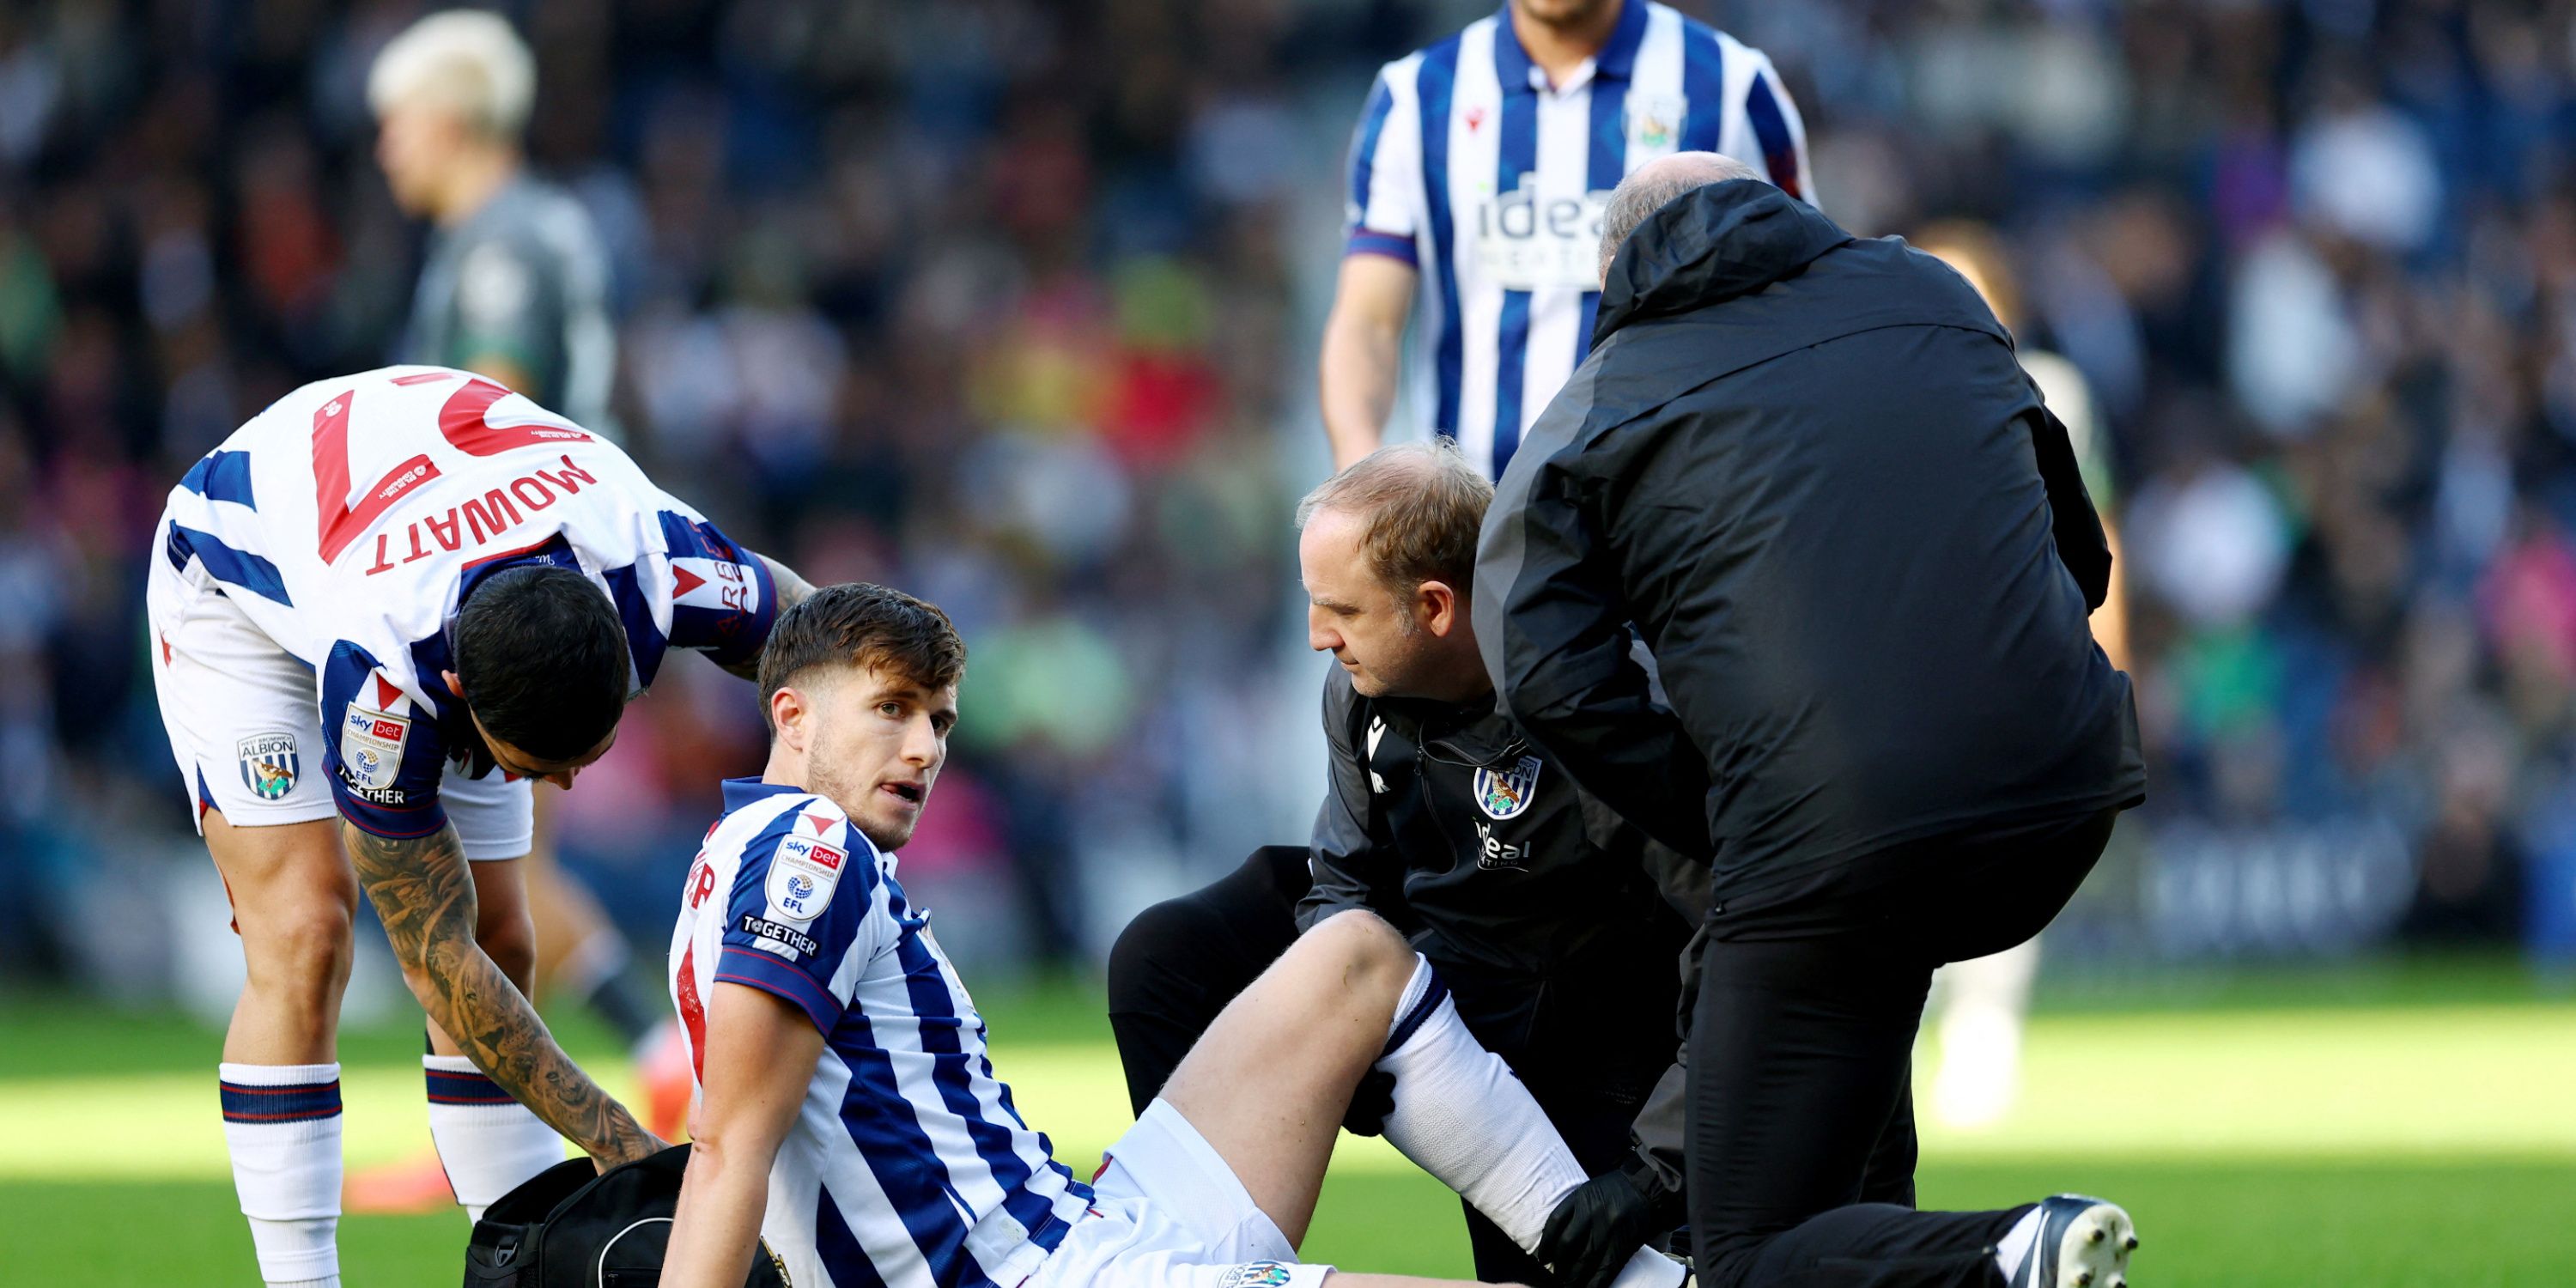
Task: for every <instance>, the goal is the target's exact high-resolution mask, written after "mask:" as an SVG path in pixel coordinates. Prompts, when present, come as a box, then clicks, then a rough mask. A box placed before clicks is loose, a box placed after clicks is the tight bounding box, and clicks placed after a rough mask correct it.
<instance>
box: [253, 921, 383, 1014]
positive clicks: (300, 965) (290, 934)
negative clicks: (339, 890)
mask: <svg viewBox="0 0 2576 1288" xmlns="http://www.w3.org/2000/svg"><path fill="white" fill-rule="evenodd" d="M254 927H255V929H254ZM244 929H245V931H246V932H248V933H246V934H245V936H244V939H243V945H242V949H243V952H242V956H243V960H244V963H245V964H246V965H247V967H248V968H249V974H250V981H251V985H252V987H254V988H256V989H258V990H260V991H261V992H263V993H267V994H269V995H271V996H273V997H277V998H279V999H281V1000H284V1001H290V1002H301V1003H308V1004H312V1005H322V1004H325V1003H327V1002H328V1001H329V1000H330V999H331V998H333V997H335V996H337V995H338V993H339V990H340V987H341V986H342V985H344V984H346V983H347V982H348V979H349V962H350V959H351V957H352V955H353V954H354V952H355V951H356V947H357V934H356V931H355V929H354V928H353V925H352V921H351V914H350V910H349V909H347V908H345V907H343V906H341V905H340V904H338V903H336V902H333V901H331V900H327V899H315V900H303V901H298V902H296V903H294V904H292V905H290V906H287V907H281V908H272V909H268V910H267V915H265V916H262V917H260V918H258V919H257V921H256V922H245V923H244ZM254 937H255V942H254Z"/></svg>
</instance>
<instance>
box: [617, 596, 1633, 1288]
mask: <svg viewBox="0 0 2576 1288" xmlns="http://www.w3.org/2000/svg"><path fill="white" fill-rule="evenodd" d="M965 667H966V650H965V646H964V644H962V643H961V642H960V641H959V640H958V638H957V634H956V632H955V630H954V629H953V628H952V627H951V626H950V625H949V622H948V619H947V617H946V616H945V615H944V614H942V613H941V612H940V611H939V610H938V609H937V608H935V607H932V606H931V605H929V604H926V603H923V602H921V601H920V600H917V599H914V598H912V597H910V596H907V595H904V594H901V593H899V592H896V591H891V590H887V589H885V588H883V587H879V586H869V585H840V586H831V587H826V588H823V589H821V590H818V591H816V592H815V594H814V596H813V598H811V599H810V600H808V601H807V602H805V603H803V604H801V605H799V606H797V607H796V608H794V609H792V610H790V611H789V612H787V613H785V614H784V615H782V616H781V617H780V618H779V620H778V623H777V626H776V627H775V629H774V630H773V632H772V634H771V636H770V640H769V645H768V649H767V651H766V652H765V653H764V654H763V655H762V659H761V665H760V688H761V694H762V697H763V700H764V701H765V702H766V703H767V714H768V717H769V720H770V724H771V727H772V730H773V736H772V740H771V743H770V756H769V764H768V768H767V771H766V772H765V773H764V774H763V775H762V776H761V777H760V778H758V779H737V780H734V781H731V782H728V783H726V784H725V789H724V794H725V815H724V818H723V819H722V820H721V821H719V822H718V823H717V824H716V826H715V828H714V830H713V831H711V832H710V833H708V835H707V839H706V843H705V845H704V847H703V848H702V850H701V851H700V853H699V855H698V858H697V861H696V862H695V863H694V864H692V865H691V868H690V874H689V883H688V886H687V892H686V895H685V897H684V906H683V907H682V909H681V912H680V918H679V924H678V927H677V928H676V930H675V931H674V933H673V936H672V942H671V956H672V971H671V987H672V992H673V996H674V999H675V1000H676V1001H677V1003H678V1005H679V1008H680V1013H681V1020H682V1023H683V1026H684V1027H685V1028H686V1030H687V1032H688V1037H689V1043H690V1047H691V1055H692V1057H693V1061H694V1063H695V1066H696V1068H697V1070H698V1078H699V1087H700V1097H699V1106H698V1109H697V1111H696V1114H695V1116H694V1121H693V1122H692V1123H691V1132H692V1136H693V1137H694V1144H693V1145H692V1147H691V1150H692V1152H691V1154H690V1156H689V1164H688V1171H687V1179H686V1182H685V1184H684V1185H683V1187H682V1189H681V1192H680V1202H679V1212H678V1218H677V1221H676V1224H675V1225H674V1227H673V1229H672V1233H671V1240H670V1245H669V1255H668V1259H667V1261H666V1263H665V1265H664V1269H663V1274H662V1279H661V1282H662V1283H663V1284H665V1285H676V1286H686V1288H719V1286H721V1288H734V1286H735V1285H739V1284H741V1283H742V1282H743V1277H744V1273H745V1271H746V1270H747V1269H748V1268H749V1266H750V1265H751V1259H752V1257H753V1255H754V1252H755V1247H756V1244H757V1242H758V1241H759V1240H760V1239H761V1238H762V1237H763V1236H766V1239H767V1241H768V1243H769V1245H770V1247H771V1248H772V1249H773V1250H774V1252H775V1254H776V1255H777V1256H778V1258H779V1259H780V1260H781V1261H782V1262H783V1263H784V1268H785V1270H786V1271H787V1275H788V1279H789V1282H791V1283H794V1284H796V1285H797V1288H828V1286H830V1285H842V1286H843V1288H853V1286H855V1285H860V1284H868V1285H878V1284H883V1285H888V1286H890V1288H932V1286H933V1285H937V1286H938V1288H954V1286H955V1285H960V1284H987V1283H990V1284H995V1285H1004V1286H1006V1288H1010V1286H1018V1285H1023V1284H1025V1285H1026V1288H1089V1286H1092V1285H1099V1286H1102V1288H1107V1286H1111V1285H1117V1286H1120V1288H1124V1286H1126V1285H1135V1286H1137V1288H1144V1286H1145V1285H1157V1286H1161V1285H1172V1286H1174V1288H1286V1286H1288V1285H1295V1286H1296V1288H1317V1286H1318V1285H1319V1284H1321V1282H1322V1281H1323V1279H1324V1278H1325V1277H1326V1276H1327V1275H1334V1276H1335V1277H1336V1279H1337V1280H1345V1279H1346V1280H1347V1282H1346V1283H1344V1284H1343V1288H1365V1285H1364V1284H1363V1283H1362V1281H1363V1280H1365V1281H1367V1282H1368V1284H1375V1283H1376V1282H1377V1281H1379V1280H1381V1279H1383V1280H1386V1281H1387V1282H1388V1283H1393V1282H1395V1280H1394V1277H1389V1276H1342V1275H1339V1274H1337V1272H1334V1271H1333V1270H1332V1269H1331V1268H1330V1267H1326V1266H1319V1265H1300V1264H1297V1262H1296V1260H1295V1258H1296V1247H1297V1244H1298V1243H1299V1242H1301V1241H1302V1240H1303V1239H1304V1238H1305V1235H1306V1226H1307V1222H1308V1221H1309V1219H1311V1218H1312V1217H1313V1215H1314V1211H1315V1197H1316V1192H1317V1190H1318V1189H1319V1188H1320V1186H1321V1185H1322V1183H1323V1177H1324V1167H1325V1164H1326V1163H1327V1162H1328V1161H1329V1160H1330V1159H1331V1156H1332V1151H1333V1139H1334V1133H1335V1131H1336V1130H1337V1129H1338V1128H1339V1126H1340V1124H1341V1120H1342V1115H1343V1112H1344V1110H1345V1109H1346V1108H1347V1107H1348V1105H1349V1103H1350V1098H1351V1091H1352V1088H1353V1087H1354V1086H1356V1085H1357V1084H1358V1082H1359V1080H1360V1077H1361V1075H1363V1074H1365V1073H1367V1072H1368V1071H1369V1070H1370V1069H1371V1068H1372V1067H1376V1068H1381V1069H1385V1070H1387V1071H1388V1072H1390V1073H1393V1074H1394V1075H1395V1094H1394V1101H1395V1105H1394V1109H1393V1111H1392V1112H1391V1113H1389V1114H1388V1115H1387V1118H1386V1138H1387V1140H1388V1141H1390V1142H1391V1143H1393V1144H1394V1145H1395V1146H1396V1148H1397V1149H1399V1150H1402V1151H1403V1152H1404V1153H1405V1154H1406V1155H1407V1156H1408V1157H1410V1158H1411V1159H1412V1160H1413V1161H1414V1162H1415V1163H1417V1164H1419V1165H1421V1166H1422V1168H1423V1169H1424V1170H1425V1171H1428V1172H1430V1173H1431V1174H1432V1175H1434V1176H1437V1177H1439V1178H1440V1179H1441V1180H1442V1181H1443V1182H1445V1183H1447V1184H1448V1185H1449V1186H1450V1188H1452V1189H1454V1190H1456V1191H1458V1193H1460V1194H1461V1195H1463V1196H1465V1197H1466V1198H1467V1200H1468V1201H1469V1202H1471V1203H1473V1204H1474V1205H1475V1206H1476V1207H1477V1208H1478V1209H1479V1210H1480V1211H1482V1212H1484V1213H1485V1214H1486V1215H1487V1216H1489V1217H1490V1218H1492V1219H1493V1221H1494V1222H1495V1224H1496V1225H1498V1226H1499V1227H1500V1228H1502V1229H1503V1230H1504V1231H1505V1232H1506V1233H1508V1234H1509V1235H1511V1237H1512V1238H1513V1239H1515V1240H1516V1241H1518V1242H1519V1243H1520V1244H1521V1246H1522V1247H1524V1248H1534V1247H1536V1245H1537V1243H1538V1238H1539V1234H1540V1230H1541V1227H1542V1225H1543V1224H1544V1223H1545V1221H1546V1219H1547V1216H1548V1214H1549V1213H1550V1212H1551V1211H1553V1210H1554V1209H1555V1207H1556V1205H1557V1203H1558V1201H1559V1200H1560V1199H1562V1198H1563V1197H1564V1196H1565V1195H1566V1194H1568V1193H1569V1192H1571V1191H1572V1190H1574V1189H1575V1188H1576V1187H1577V1186H1579V1185H1581V1184H1582V1183H1583V1181H1584V1173H1583V1170H1582V1168H1581V1167H1579V1166H1578V1165H1577V1164H1576V1163H1575V1160H1574V1157H1573V1155H1572V1154H1571V1153H1569V1152H1568V1151H1567V1149H1566V1147H1565V1143H1564V1142H1563V1140H1561V1139H1560V1138H1559V1137H1558V1136H1557V1134H1556V1131H1555V1129H1554V1128H1552V1127H1551V1126H1549V1124H1548V1120H1547V1118H1546V1116H1545V1115H1544V1114H1542V1113H1541V1112H1540V1111H1539V1108H1538V1105H1537V1104H1536V1103H1535V1102H1533V1101H1532V1100H1531V1099H1530V1097H1529V1093H1528V1092H1526V1091H1524V1090H1522V1088H1521V1085H1520V1083H1519V1081H1518V1080H1516V1079H1515V1078H1513V1076H1512V1074H1511V1071H1510V1070H1509V1069H1508V1068H1507V1067H1506V1066H1505V1065H1504V1064H1503V1062H1502V1060H1501V1059H1499V1058H1497V1057H1496V1056H1494V1055H1493V1054H1492V1053H1490V1052H1488V1051H1486V1050H1485V1049H1484V1048H1483V1047H1481V1046H1479V1045H1477V1043H1476V1040H1475V1038H1474V1037H1473V1036H1471V1035H1470V1034H1469V1033H1468V1032H1467V1029H1466V1026H1465V1025H1464V1024H1462V1023H1461V1022H1460V1021H1459V1019H1458V1014H1457V1011H1456V1009H1455V1008H1454V1007H1453V1006H1452V1005H1451V1004H1450V1002H1449V1000H1448V997H1447V990H1446V989H1445V988H1444V987H1443V986H1442V985H1441V983H1440V980H1439V978H1438V977H1437V976H1436V975H1434V974H1433V973H1432V970H1431V967H1430V966H1429V964H1428V963H1426V962H1424V961H1423V960H1422V959H1421V958H1420V957H1419V956H1418V955H1416V954H1415V953H1414V951H1413V950H1412V949H1411V948H1410V947H1408V946H1407V945H1406V944H1405V942H1404V940H1403V938H1402V937H1401V936H1399V935H1398V934H1397V933H1396V932H1395V931H1394V929H1393V928H1391V927H1389V926H1388V925H1387V924H1386V923H1385V922H1383V921H1380V920H1379V919H1378V918H1377V917H1376V916H1374V915H1373V914H1370V913H1367V912H1361V911H1352V912H1345V913H1342V914H1340V915H1338V916H1335V917H1333V918H1332V919H1330V920H1329V921H1327V922H1325V923H1324V924H1322V925H1320V926H1318V927H1317V928H1316V929H1314V930H1313V931H1311V932H1309V933H1308V934H1307V935H1305V936H1304V937H1303V938H1301V939H1299V940H1298V941H1297V944H1296V946H1295V947H1294V948H1293V949H1291V950H1290V951H1289V952H1288V954H1287V955H1286V956H1284V957H1282V958H1281V959H1280V960H1279V961H1278V962H1277V964H1275V965H1273V966H1272V967H1271V968H1270V970H1269V972H1268V973H1266V974H1264V975H1263V976H1262V977H1261V978H1260V979H1259V980H1258V981H1257V982H1255V983H1254V984H1253V985H1252V987H1251V988H1250V989H1248V990H1246V991H1245V992H1244V993H1243V994H1242V995H1241V996H1239V997H1237V998H1236V999H1235V1001H1234V1004H1233V1005H1231V1006H1229V1007H1227V1008H1226V1010H1225V1011H1224V1013H1223V1014H1222V1015H1220V1016H1219V1017H1218V1018H1217V1020H1216V1022H1215V1024H1214V1025H1213V1026H1212V1027H1211V1028H1210V1029H1209V1030H1208V1032H1207V1035H1206V1036H1205V1037H1204V1038H1203V1039H1202V1040H1201V1041H1200V1042H1199V1044H1198V1045H1197V1046H1196V1047H1195V1048H1194V1049H1193V1050H1192V1051H1191V1052H1190V1054H1189V1056H1188V1058H1186V1059H1185V1060H1183V1061H1182V1063H1181V1065H1180V1068H1179V1069H1178V1070H1177V1071H1176V1072H1174V1074H1173V1075H1172V1078H1171V1080H1170V1082H1169V1083H1167V1084H1166V1085H1165V1087H1164V1089H1163V1093H1162V1096H1161V1098H1160V1099H1157V1100H1156V1101H1154V1102H1153V1104H1152V1105H1150V1106H1148V1107H1147V1109H1146V1110H1145V1113H1144V1114H1143V1116H1142V1117H1140V1118H1139V1119H1138V1120H1137V1122H1136V1125H1135V1126H1134V1127H1132V1128H1130V1129H1129V1130H1128V1132H1127V1133H1126V1135H1124V1136H1122V1137H1120V1138H1119V1140H1118V1142H1117V1143H1116V1144H1114V1145H1112V1146H1111V1147H1110V1148H1109V1151H1108V1157H1107V1159H1106V1160H1105V1162H1104V1164H1103V1166H1102V1169H1101V1171H1100V1173H1099V1174H1098V1175H1097V1176H1096V1177H1095V1178H1094V1180H1093V1183H1092V1184H1090V1185H1085V1184H1083V1183H1082V1182H1080V1181H1077V1180H1075V1179H1074V1178H1073V1176H1072V1174H1071V1173H1070V1172H1068V1171H1067V1170H1066V1169H1065V1167H1064V1166H1063V1165H1062V1164H1060V1163H1057V1162H1055V1161H1054V1160H1053V1159H1052V1158H1051V1157H1049V1151H1050V1146H1049V1144H1048V1142H1047V1139H1046V1138H1045V1137H1044V1136H1042V1135H1040V1134H1038V1133H1037V1132H1035V1131H1033V1130H1031V1129H1030V1128H1029V1127H1028V1126H1027V1125H1026V1124H1025V1123H1023V1122H1022V1121H1021V1120H1020V1116H1019V1114H1018V1112H1017V1111H1016V1110H1014V1109H1013V1108H1012V1105H1011V1093H1010V1089H1009V1088H1008V1087H1006V1086H1004V1085H1003V1084H1002V1083H1001V1082H999V1081H997V1080H996V1079H995V1077H994V1074H993V1067H992V1064H991V1062H990V1061H989V1060H988V1059H987V1058H986V1057H985V1052H984V1024H983V1020H982V1019H981V1017H980V1016H978V1015H977V1014H976V1011H975V1006H974V1002H973V1000H972V999H970V998H969V997H968V996H967V994H966V987H965V985H964V984H963V983H962V982H961V981H960V980H959V979H958V977H957V973H956V970H955V969H954V968H953V967H952V966H950V964H949V962H948V959H947V957H946V956H945V955H944V954H942V953H941V952H940V950H939V946H938V944H937V943H936V942H935V941H934V940H933V939H932V937H931V932H930V925H929V920H930V919H929V915H928V913H926V912H925V911H923V910H921V909H919V908H915V907H913V906H912V905H911V904H910V903H908V902H907V901H906V900H905V898H904V893H903V887H902V886H901V885H900V884H899V883H898V882H897V881H896V879H895V858H894V855H893V854H892V853H891V851H893V850H894V849H896V848H897V847H899V846H901V845H902V844H903V843H904V841H905V840H907V839H908V838H910V837H911V835H912V830H913V826H914V824H915V823H916V822H917V821H918V820H919V819H920V817H921V811H922V809H923V807H924V805H925V804H926V803H927V802H928V800H929V796H930V791H931V788H932V786H933V785H934V784H935V783H936V782H937V780H938V777H939V768H940V765H941V763H942V762H943V761H944V760H946V758H947V754H948V733H949V730H950V729H951V728H952V727H954V725H955V724H956V721H957V685H958V681H959V679H960V678H961V677H962V676H963V675H964V673H965ZM1683 1277H1684V1268H1683V1267H1682V1266H1681V1265H1680V1264H1679V1263H1676V1262H1674V1261H1672V1260H1670V1259H1668V1258H1666V1257H1663V1256H1662V1255H1660V1254H1658V1253H1654V1252H1651V1251H1648V1250H1645V1249H1639V1250H1638V1251H1637V1253H1636V1255H1635V1256H1634V1257H1633V1258H1632V1259H1631V1261H1630V1262H1629V1264H1628V1266H1627V1268H1626V1270H1625V1271H1623V1272H1622V1273H1621V1275H1620V1277H1619V1279H1618V1285H1619V1288H1675V1286H1676V1285H1678V1284H1679V1283H1680V1282H1681V1281H1682V1279H1683ZM1414 1282H1421V1281H1414Z"/></svg>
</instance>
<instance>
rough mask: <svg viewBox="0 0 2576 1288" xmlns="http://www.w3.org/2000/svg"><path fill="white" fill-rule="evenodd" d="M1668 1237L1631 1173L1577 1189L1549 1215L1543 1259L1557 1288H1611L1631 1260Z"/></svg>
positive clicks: (1542, 1237)
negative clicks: (1651, 1241) (1649, 1242)
mask: <svg viewBox="0 0 2576 1288" xmlns="http://www.w3.org/2000/svg"><path fill="white" fill-rule="evenodd" d="M1661 1233H1663V1231H1662V1230H1660V1229H1658V1228H1657V1227H1656V1214H1655V1210H1654V1204H1652V1203H1650V1202H1648V1201H1647V1199H1646V1196H1645V1195H1643V1194H1641V1193H1639V1192H1638V1191H1637V1183H1636V1182H1635V1181H1632V1180H1630V1179H1628V1174H1627V1173H1626V1172H1622V1171H1617V1170H1612V1171H1607V1172H1603V1173H1602V1174H1600V1175H1599V1176H1596V1177H1593V1178H1592V1179H1591V1180H1588V1181H1585V1182H1584V1183H1583V1184H1581V1185H1579V1186H1576V1187H1575V1190H1574V1192H1573V1193H1572V1194H1568V1195H1566V1196H1565V1201H1564V1202H1562V1203H1559V1204H1557V1205H1556V1211H1554V1212H1552V1213H1549V1214H1548V1218H1547V1228H1546V1229H1545V1230H1543V1231H1541V1232H1540V1233H1539V1236H1538V1259H1539V1260H1540V1261H1542V1262H1545V1263H1546V1264H1547V1268H1548V1269H1550V1270H1553V1271H1555V1272H1556V1282H1557V1288H1608V1285H1609V1283H1610V1281H1611V1280H1613V1279H1615V1278H1617V1277H1618V1276H1619V1271H1620V1268H1621V1267H1623V1266H1626V1265H1627V1264H1628V1258H1630V1257H1633V1256H1635V1255H1637V1249H1639V1248H1642V1247H1644V1246H1646V1241H1647V1240H1649V1239H1652V1238H1654V1237H1655V1236H1656V1235H1658V1234H1661Z"/></svg>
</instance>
